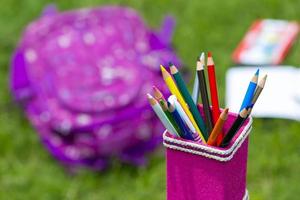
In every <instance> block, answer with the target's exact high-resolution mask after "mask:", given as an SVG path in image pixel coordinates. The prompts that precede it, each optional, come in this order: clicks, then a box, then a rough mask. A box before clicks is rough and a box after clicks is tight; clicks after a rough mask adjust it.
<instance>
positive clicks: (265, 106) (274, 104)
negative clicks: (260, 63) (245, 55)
mask: <svg viewBox="0 0 300 200" xmlns="http://www.w3.org/2000/svg"><path fill="white" fill-rule="evenodd" d="M255 71H256V68H254V67H234V68H231V69H229V70H228V71H227V74H226V106H227V107H229V109H230V110H231V111H232V112H238V111H239V109H240V106H241V103H242V101H243V98H244V95H245V91H246V90H247V87H248V84H249V81H250V79H251V75H252V74H253V73H254V72H255ZM265 74H268V79H267V82H266V84H265V87H264V90H263V91H262V93H261V95H260V97H259V99H258V100H257V103H256V104H255V106H254V108H253V112H252V116H255V117H270V118H286V119H294V120H298V121H300V89H299V88H300V81H299V80H300V68H296V67H292V66H278V67H272V66H270V67H262V68H260V75H259V80H260V79H261V78H262V77H263V76H264V75H265Z"/></svg>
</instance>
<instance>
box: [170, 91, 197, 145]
mask: <svg viewBox="0 0 300 200" xmlns="http://www.w3.org/2000/svg"><path fill="white" fill-rule="evenodd" d="M168 102H169V103H170V104H172V105H173V106H174V107H175V109H176V110H177V112H178V113H179V115H180V117H181V119H182V120H183V121H184V122H185V124H186V125H187V126H188V128H189V130H190V132H191V133H192V135H197V136H198V138H199V139H197V141H200V140H201V138H200V136H199V134H198V133H197V131H196V129H195V127H194V126H193V124H192V122H191V121H190V119H189V118H188V116H187V115H186V113H185V112H184V110H183V108H182V107H181V105H180V103H179V102H178V101H177V98H176V96H175V95H171V96H170V97H169V98H168Z"/></svg>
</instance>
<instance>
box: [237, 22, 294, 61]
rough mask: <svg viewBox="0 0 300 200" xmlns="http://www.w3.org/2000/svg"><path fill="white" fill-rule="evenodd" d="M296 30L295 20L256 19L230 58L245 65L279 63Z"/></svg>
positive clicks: (291, 42) (290, 44)
mask: <svg viewBox="0 0 300 200" xmlns="http://www.w3.org/2000/svg"><path fill="white" fill-rule="evenodd" d="M298 32H299V24H298V23H297V22H289V21H285V20H273V19H264V20H257V21H255V22H254V23H253V24H252V26H251V27H250V29H249V31H248V32H247V33H246V35H245V36H244V38H243V39H242V41H241V42H240V44H239V45H238V47H237V48H236V49H235V51H234V52H233V55H232V58H233V60H234V62H235V63H239V64H245V65H277V64H280V63H281V61H282V60H283V59H284V58H285V56H286V54H287V52H288V50H289V49H290V47H291V46H292V44H293V43H294V41H295V39H296V37H297V35H298Z"/></svg>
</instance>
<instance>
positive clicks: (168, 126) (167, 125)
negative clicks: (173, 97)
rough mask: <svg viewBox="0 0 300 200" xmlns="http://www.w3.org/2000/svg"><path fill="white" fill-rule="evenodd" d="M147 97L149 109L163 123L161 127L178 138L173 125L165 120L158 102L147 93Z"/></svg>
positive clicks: (165, 117)
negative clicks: (151, 109)
mask: <svg viewBox="0 0 300 200" xmlns="http://www.w3.org/2000/svg"><path fill="white" fill-rule="evenodd" d="M147 97H148V101H149V103H150V105H151V107H152V108H153V110H154V112H155V114H156V115H157V117H158V118H159V119H160V121H161V122H162V123H163V125H164V126H165V128H166V129H167V130H168V132H170V133H171V134H173V135H175V136H176V135H178V136H179V134H178V132H177V131H176V129H175V128H174V127H173V125H172V124H171V122H170V121H169V119H168V118H167V116H166V115H165V113H164V112H163V110H162V108H161V107H160V105H159V104H158V102H157V101H156V100H155V99H154V98H153V97H152V96H151V95H150V94H149V93H148V94H147Z"/></svg>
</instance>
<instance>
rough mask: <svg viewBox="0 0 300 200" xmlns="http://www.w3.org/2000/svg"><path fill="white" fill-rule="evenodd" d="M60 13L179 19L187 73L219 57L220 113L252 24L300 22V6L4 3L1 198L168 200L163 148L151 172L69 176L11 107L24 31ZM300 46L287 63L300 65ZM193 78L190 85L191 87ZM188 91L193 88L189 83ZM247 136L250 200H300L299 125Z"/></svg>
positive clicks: (257, 127)
mask: <svg viewBox="0 0 300 200" xmlns="http://www.w3.org/2000/svg"><path fill="white" fill-rule="evenodd" d="M49 3H55V4H56V5H57V7H58V9H59V10H61V11H64V10H69V9H77V8H82V7H93V6H101V5H107V4H117V5H125V6H130V7H132V8H134V9H136V10H137V11H138V12H139V13H140V14H141V15H142V16H143V17H144V19H145V21H146V23H147V24H148V25H149V26H151V27H152V28H158V27H159V26H160V23H161V21H162V19H163V16H165V15H166V14H171V15H173V16H174V17H175V19H176V22H177V25H176V28H175V33H174V39H173V45H174V49H175V51H176V53H177V54H178V56H179V57H180V58H181V59H182V62H183V63H184V66H185V67H186V69H187V70H190V71H192V70H194V68H195V59H196V57H197V55H198V54H199V52H201V51H205V52H207V51H211V52H213V55H214V61H215V64H216V73H217V78H218V85H219V97H220V99H221V106H222V107H223V106H224V99H225V73H226V71H227V70H228V68H229V67H231V66H232V65H233V63H232V61H231V54H232V52H233V50H234V49H235V47H236V46H237V44H238V43H239V41H240V40H241V39H242V37H243V35H244V34H245V32H246V31H247V30H248V28H249V26H250V25H251V23H252V22H253V21H254V20H256V19H260V18H274V19H287V20H299V19H300V13H299V12H298V9H297V8H299V7H300V1H292V0H286V1H279V0H260V1H238V0H231V1H217V0H210V1H174V0H173V1H171V0H165V1H153V0H152V1H149V0H145V1H133V0H132V1H97V0H85V1H79V0H76V1H75V0H69V1H54V2H50V1H44V0H40V1H35V0H23V1H18V0H2V1H1V4H0V5H1V6H0V65H1V68H0V70H1V71H0V87H1V88H0V199H85V200H89V199H106V200H109V199H165V192H166V191H165V190H166V188H165V158H164V154H163V151H164V149H163V147H162V145H161V148H160V149H159V150H158V151H156V152H155V153H154V154H152V155H151V156H150V162H149V164H148V165H147V166H145V167H141V168H136V167H133V166H130V165H124V164H120V163H119V162H117V161H116V162H115V163H113V165H112V167H111V168H109V169H108V170H106V171H105V172H101V173H95V172H91V171H89V170H82V171H80V172H79V173H78V174H76V175H71V174H70V173H68V172H66V171H65V170H64V168H63V167H61V166H60V165H59V164H58V163H57V162H56V161H55V160H54V159H53V158H52V156H51V155H50V154H49V153H48V152H47V151H46V150H45V148H44V147H43V145H42V144H41V143H40V140H39V137H38V135H37V134H36V133H35V130H34V129H33V128H32V126H31V125H30V124H29V122H28V120H27V119H26V118H25V116H24V113H23V112H22V109H20V108H19V107H18V106H16V104H15V103H13V99H12V97H11V95H10V92H9V84H8V83H9V66H10V59H11V55H12V52H13V50H14V48H15V47H16V45H17V43H18V41H19V38H20V37H21V34H22V31H23V29H24V28H25V27H26V25H27V24H28V23H29V22H30V21H32V20H34V19H36V18H37V17H38V16H39V15H40V13H41V11H42V9H43V7H44V6H46V5H47V4H49ZM299 53H300V44H299V41H296V43H295V45H294V46H293V49H292V50H291V52H290V53H289V54H288V56H287V58H286V59H285V60H284V62H283V64H288V65H295V66H299V63H300V62H299ZM192 79H193V78H191V80H192ZM189 86H190V88H191V87H192V82H190V85H189ZM253 127H254V128H253V130H252V133H251V136H250V147H249V159H248V177H247V178H248V190H249V192H250V197H251V199H254V200H260V199H298V196H299V195H300V191H299V181H300V174H299V173H298V172H299V168H300V134H299V133H300V123H299V122H296V121H291V120H280V119H255V120H254V124H253Z"/></svg>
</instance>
